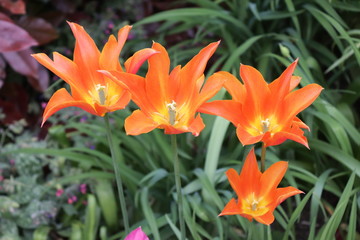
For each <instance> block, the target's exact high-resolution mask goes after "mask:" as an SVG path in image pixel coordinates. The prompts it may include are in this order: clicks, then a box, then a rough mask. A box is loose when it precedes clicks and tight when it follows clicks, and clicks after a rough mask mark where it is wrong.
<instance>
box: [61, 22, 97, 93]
mask: <svg viewBox="0 0 360 240" xmlns="http://www.w3.org/2000/svg"><path fill="white" fill-rule="evenodd" d="M68 24H69V26H70V28H71V30H72V32H73V34H74V37H75V39H76V42H75V49H74V62H75V64H76V65H77V66H78V67H79V68H80V69H81V72H80V73H81V74H82V75H83V77H84V79H86V81H84V84H85V83H88V86H95V85H96V84H97V83H98V82H97V81H96V75H97V74H98V73H97V72H96V70H97V69H98V68H99V58H100V52H99V49H98V48H97V46H96V44H95V42H94V40H93V39H92V38H91V37H90V36H89V34H88V33H87V32H86V31H85V29H84V28H83V27H82V26H80V25H79V24H76V23H72V22H68ZM88 89H91V88H90V87H88Z"/></svg>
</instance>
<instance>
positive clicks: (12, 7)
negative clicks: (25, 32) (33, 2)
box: [0, 0, 26, 14]
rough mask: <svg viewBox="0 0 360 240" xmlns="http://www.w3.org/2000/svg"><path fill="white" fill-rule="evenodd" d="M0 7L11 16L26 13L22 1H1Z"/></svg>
mask: <svg viewBox="0 0 360 240" xmlns="http://www.w3.org/2000/svg"><path fill="white" fill-rule="evenodd" d="M0 5H1V6H2V7H3V8H5V9H7V10H8V11H9V12H11V13H13V14H25V13H26V6H25V2H24V1H23V0H1V1H0Z"/></svg>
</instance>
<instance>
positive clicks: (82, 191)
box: [80, 183, 86, 194]
mask: <svg viewBox="0 0 360 240" xmlns="http://www.w3.org/2000/svg"><path fill="white" fill-rule="evenodd" d="M80 192H81V193H82V194H86V184H85V183H83V184H80Z"/></svg>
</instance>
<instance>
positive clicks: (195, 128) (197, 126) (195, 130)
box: [189, 114, 205, 137]
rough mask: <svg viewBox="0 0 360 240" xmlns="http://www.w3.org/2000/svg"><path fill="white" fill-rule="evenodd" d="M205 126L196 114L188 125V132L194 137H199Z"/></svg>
mask: <svg viewBox="0 0 360 240" xmlns="http://www.w3.org/2000/svg"><path fill="white" fill-rule="evenodd" d="M204 127H205V124H204V122H203V120H202V118H201V116H200V114H198V115H197V116H196V117H195V119H194V120H193V121H192V122H191V123H190V125H189V131H190V132H191V133H192V134H193V135H194V136H195V137H197V136H199V134H200V132H201V131H202V130H203V129H204Z"/></svg>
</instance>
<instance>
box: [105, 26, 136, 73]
mask: <svg viewBox="0 0 360 240" xmlns="http://www.w3.org/2000/svg"><path fill="white" fill-rule="evenodd" d="M131 28H132V27H131V26H129V25H126V26H124V27H122V28H121V29H120V30H119V31H118V40H116V38H115V37H114V35H110V37H109V40H108V41H107V42H106V44H105V46H104V48H103V50H102V51H101V55H100V60H99V63H100V69H103V70H118V71H123V69H122V68H121V65H120V64H119V55H120V53H121V50H122V48H123V46H124V44H125V42H126V39H127V38H128V35H129V32H130V30H131Z"/></svg>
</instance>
